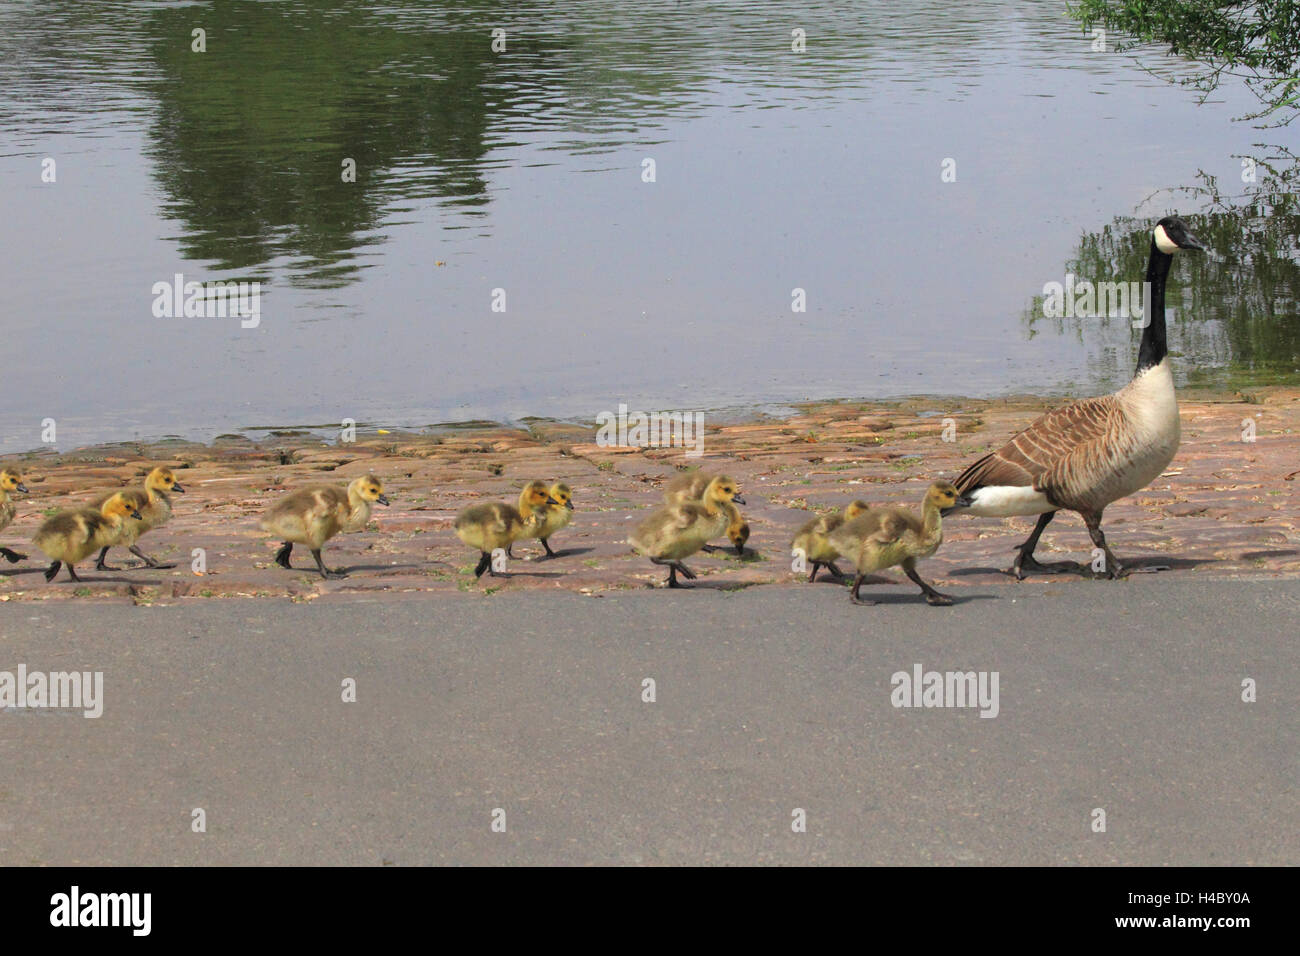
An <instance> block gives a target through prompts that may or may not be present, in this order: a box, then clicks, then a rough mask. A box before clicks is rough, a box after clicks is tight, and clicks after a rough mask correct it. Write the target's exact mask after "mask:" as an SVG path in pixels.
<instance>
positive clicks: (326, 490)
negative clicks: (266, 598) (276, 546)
mask: <svg viewBox="0 0 1300 956" xmlns="http://www.w3.org/2000/svg"><path fill="white" fill-rule="evenodd" d="M374 504H381V505H387V504H388V498H387V496H386V495H385V494H384V485H383V483H382V482H381V481H380V480H379V479H378V478H376V477H375V476H374V475H366V476H364V477H362V478H357V479H356V480H354V481H353V482H352V483H351V484H349V485H348V486H347V487H346V488H340V487H338V486H337V485H311V486H309V487H307V488H301V489H299V490H298V491H295V492H293V493H292V494H290V495H288V496H287V497H285V498H281V499H280V500H279V501H278V502H276V503H275V504H274V505H272V506H271V508H270V509H269V510H268V511H267V512H266V515H265V516H264V517H263V518H262V522H261V525H262V529H263V530H265V531H269V532H270V533H271V534H273V535H275V536H276V537H277V538H280V539H281V540H282V541H283V542H284V544H283V546H282V547H281V548H280V550H279V551H277V552H276V553H275V563H276V564H278V565H280V567H282V568H289V569H290V570H292V565H290V564H289V555H290V554H291V553H292V552H293V546H294V545H295V544H305V545H307V547H309V548H310V549H311V556H312V557H313V558H315V559H316V569H317V570H318V571H320V576H321V577H323V578H345V577H347V576H348V573H347V572H346V571H343V570H340V569H331V568H327V567H326V566H325V562H324V560H322V558H321V548H323V547H324V546H325V542H326V541H328V540H329V539H330V538H332V537H334V536H335V535H336V534H339V533H340V532H345V531H360V530H362V529H364V528H365V526H366V525H367V524H368V523H369V522H370V511H371V507H372V505H374Z"/></svg>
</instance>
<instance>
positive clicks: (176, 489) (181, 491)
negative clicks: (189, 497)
mask: <svg viewBox="0 0 1300 956" xmlns="http://www.w3.org/2000/svg"><path fill="white" fill-rule="evenodd" d="M172 491H174V492H176V493H177V494H178V495H183V494H185V489H184V488H182V487H181V483H180V482H179V481H178V482H176V483H175V484H174V485H172Z"/></svg>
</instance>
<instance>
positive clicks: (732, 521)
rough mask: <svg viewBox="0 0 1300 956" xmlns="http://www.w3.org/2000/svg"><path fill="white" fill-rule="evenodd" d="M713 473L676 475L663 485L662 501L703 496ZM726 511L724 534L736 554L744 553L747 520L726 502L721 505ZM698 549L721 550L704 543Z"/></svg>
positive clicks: (680, 501)
mask: <svg viewBox="0 0 1300 956" xmlns="http://www.w3.org/2000/svg"><path fill="white" fill-rule="evenodd" d="M714 477H715V476H714V475H711V474H707V473H706V472H702V471H693V472H688V473H686V474H682V475H678V476H677V477H676V478H674V479H673V480H672V481H670V482H668V484H667V485H665V486H664V503H665V504H670V505H677V504H685V503H686V502H688V501H699V500H700V499H701V498H702V497H703V496H704V489H706V488H708V487H709V482H711V481H712V480H713V479H714ZM722 507H724V508H725V509H726V511H727V527H726V532H725V533H726V535H727V538H728V539H729V540H730V541H731V545H732V547H734V548H735V549H736V554H738V555H744V553H745V542H746V541H748V540H749V522H748V521H746V520H745V516H744V515H743V514H741V513H740V509H739V508H737V507H736V506H735V505H733V504H732V503H731V502H727V503H726V504H725V505H723V506H722ZM700 550H702V551H721V550H723V549H722V548H720V547H718V546H717V545H712V544H706V545H705V546H704V547H703V548H701V549H700Z"/></svg>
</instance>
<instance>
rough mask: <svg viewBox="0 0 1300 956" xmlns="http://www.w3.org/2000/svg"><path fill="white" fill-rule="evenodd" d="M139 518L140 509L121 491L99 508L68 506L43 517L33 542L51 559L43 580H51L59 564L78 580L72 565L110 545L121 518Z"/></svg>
mask: <svg viewBox="0 0 1300 956" xmlns="http://www.w3.org/2000/svg"><path fill="white" fill-rule="evenodd" d="M127 518H131V519H134V520H136V521H139V520H140V512H139V511H137V510H136V507H135V505H133V504H131V503H130V502H129V501H128V500H127V499H126V497H125V496H124V495H123V494H122V493H121V492H117V493H114V494H113V495H111V496H110V497H109V499H108V500H107V501H105V502H104V504H103V505H102V506H101V507H100V508H98V509H95V508H70V509H68V510H66V511H60V512H59V513H58V514H56V515H53V516H52V517H49V518H46V519H45V521H44V522H43V523H42V524H41V526H40V528H38V529H37V531H36V535H35V536H34V537H33V538H32V541H33V542H34V543H35V544H36V547H38V548H40V549H41V550H42V551H44V552H45V554H46V555H47V556H48V557H49V558H50V560H51V561H52V562H53V563H52V564H51V565H50V566H49V568H48V569H46V571H45V580H46V581H53V580H54V576H55V575H56V574H58V573H59V565H60V563H62V564H66V565H67V566H68V577H70V578H72V580H74V581H80V580H81V578H79V577H77V572H76V571H75V570H74V569H73V565H74V564H76V563H77V562H78V561H80V560H81V559H82V558H84V557H85V556H86V555H88V554H90V553H92V552H93V551H95V550H97V549H99V548H102V547H104V546H105V545H108V544H113V543H114V542H116V540H117V536H118V534H119V533H120V532H121V529H122V522H123V520H125V519H127Z"/></svg>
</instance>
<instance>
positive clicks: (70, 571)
mask: <svg viewBox="0 0 1300 956" xmlns="http://www.w3.org/2000/svg"><path fill="white" fill-rule="evenodd" d="M64 567H66V568H67V569H68V577H70V578H72V580H74V581H76V582H77V583H78V584H80V583H81V578H79V577H77V572H76V569H75V568H73V567H72V565H71V564H67V563H66V562H65V564H64Z"/></svg>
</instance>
